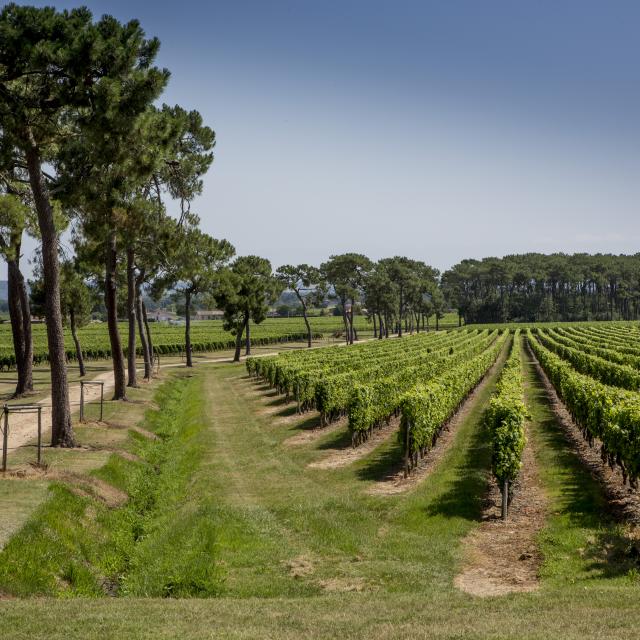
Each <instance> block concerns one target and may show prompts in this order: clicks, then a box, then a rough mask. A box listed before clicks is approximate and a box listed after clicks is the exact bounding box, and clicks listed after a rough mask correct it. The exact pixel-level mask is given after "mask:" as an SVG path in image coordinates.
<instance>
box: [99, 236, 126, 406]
mask: <svg viewBox="0 0 640 640" xmlns="http://www.w3.org/2000/svg"><path fill="white" fill-rule="evenodd" d="M116 268H117V249H116V232H115V231H113V230H112V231H110V232H109V237H108V239H107V246H106V252H105V279H104V303H105V306H106V308H107V325H108V328H109V343H110V344H111V359H112V361H113V379H114V386H113V399H114V400H126V398H127V391H126V381H125V374H124V354H123V353H122V342H121V341H120V331H119V330H118V293H117V288H116V287H117V285H116Z"/></svg>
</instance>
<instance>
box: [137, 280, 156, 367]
mask: <svg viewBox="0 0 640 640" xmlns="http://www.w3.org/2000/svg"><path fill="white" fill-rule="evenodd" d="M143 280H144V271H142V272H141V273H140V274H139V275H138V277H137V278H136V321H137V323H138V335H139V336H140V344H141V345H142V357H143V359H144V379H145V380H151V368H152V363H151V353H150V352H149V342H148V341H147V336H146V334H145V330H144V322H143V319H142V317H143V315H144V312H143V309H142V295H141V291H140V290H141V287H142V282H143Z"/></svg>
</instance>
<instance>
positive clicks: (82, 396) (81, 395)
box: [80, 380, 84, 422]
mask: <svg viewBox="0 0 640 640" xmlns="http://www.w3.org/2000/svg"><path fill="white" fill-rule="evenodd" d="M80 422H84V380H80Z"/></svg>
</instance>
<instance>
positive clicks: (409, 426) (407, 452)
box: [404, 420, 411, 478]
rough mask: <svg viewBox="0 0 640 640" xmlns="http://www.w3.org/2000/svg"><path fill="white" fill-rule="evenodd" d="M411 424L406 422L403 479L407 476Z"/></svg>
mask: <svg viewBox="0 0 640 640" xmlns="http://www.w3.org/2000/svg"><path fill="white" fill-rule="evenodd" d="M410 432H411V422H410V421H409V420H407V437H406V439H405V443H404V477H405V478H407V477H408V476H409V446H410V444H411V435H410Z"/></svg>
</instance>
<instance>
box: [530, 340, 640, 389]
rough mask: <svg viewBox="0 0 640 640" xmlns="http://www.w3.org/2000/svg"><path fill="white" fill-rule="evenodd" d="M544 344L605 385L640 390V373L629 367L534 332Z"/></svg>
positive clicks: (577, 368) (575, 367)
mask: <svg viewBox="0 0 640 640" xmlns="http://www.w3.org/2000/svg"><path fill="white" fill-rule="evenodd" d="M534 331H535V333H536V336H537V338H538V340H539V341H540V342H542V344H544V345H545V346H546V347H547V348H548V349H550V350H551V351H553V352H554V353H556V354H557V355H558V356H560V357H561V358H562V359H563V360H566V361H567V362H570V363H571V365H572V366H573V367H574V369H576V370H577V371H579V372H580V373H584V374H586V375H589V376H591V377H593V378H595V379H596V380H599V381H600V382H603V383H604V384H610V385H613V386H616V387H622V388H623V389H631V390H636V391H637V390H638V389H640V372H638V371H636V370H635V369H634V368H632V367H630V366H627V365H620V364H616V363H614V362H610V361H609V360H605V359H604V358H600V357H598V356H592V355H589V354H588V353H585V352H584V351H581V350H580V349H577V348H575V347H568V346H565V345H564V344H561V343H560V342H558V341H557V340H556V339H555V338H553V337H552V336H551V335H550V334H549V333H548V332H547V331H545V330H541V329H538V330H534Z"/></svg>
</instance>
